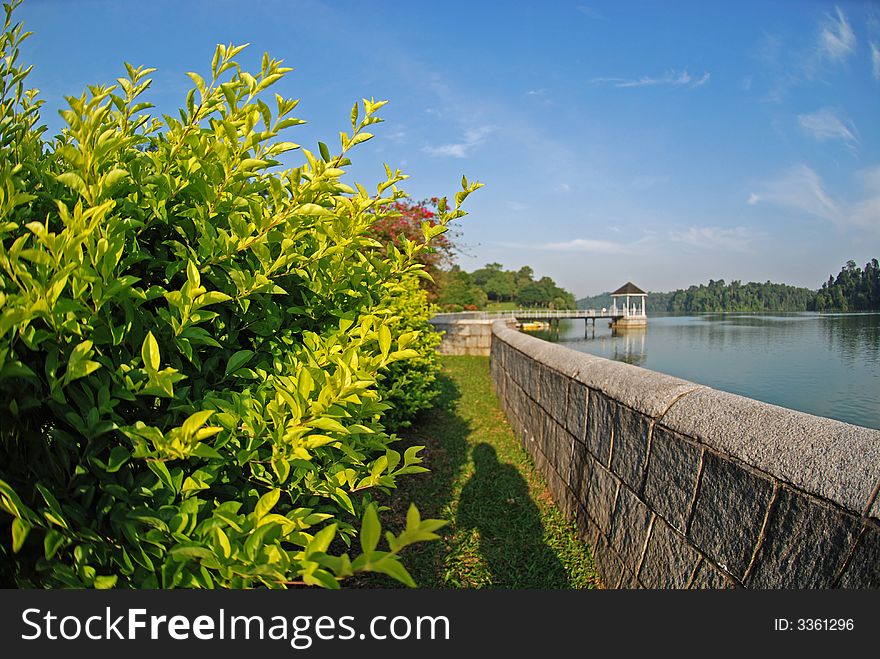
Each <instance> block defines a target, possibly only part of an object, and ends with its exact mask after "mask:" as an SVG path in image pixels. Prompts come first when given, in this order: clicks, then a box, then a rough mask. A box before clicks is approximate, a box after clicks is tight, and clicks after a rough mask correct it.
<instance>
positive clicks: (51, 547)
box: [43, 529, 66, 561]
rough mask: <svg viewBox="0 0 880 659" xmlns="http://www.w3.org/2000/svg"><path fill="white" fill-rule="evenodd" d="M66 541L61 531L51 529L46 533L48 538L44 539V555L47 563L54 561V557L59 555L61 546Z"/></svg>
mask: <svg viewBox="0 0 880 659" xmlns="http://www.w3.org/2000/svg"><path fill="white" fill-rule="evenodd" d="M65 541H66V538H65V537H64V534H63V533H61V531H57V530H55V529H49V531H47V532H46V537H45V538H43V554H44V555H45V557H46V560H47V561H48V560H52V557H53V556H54V555H55V554H56V553H58V550H59V549H61V546H62V545H63V544H64V543H65Z"/></svg>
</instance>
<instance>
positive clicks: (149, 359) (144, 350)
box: [141, 332, 160, 371]
mask: <svg viewBox="0 0 880 659" xmlns="http://www.w3.org/2000/svg"><path fill="white" fill-rule="evenodd" d="M141 359H142V360H143V361H144V366H146V367H147V368H148V369H150V370H152V371H158V370H159V359H160V355H159V343H158V342H157V341H156V337H155V336H153V333H152V332H147V338H145V339H144V343H143V345H142V346H141Z"/></svg>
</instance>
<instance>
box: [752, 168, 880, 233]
mask: <svg viewBox="0 0 880 659" xmlns="http://www.w3.org/2000/svg"><path fill="white" fill-rule="evenodd" d="M856 180H857V181H858V182H859V184H860V185H861V187H862V188H863V190H864V192H863V195H862V196H861V197H860V198H858V199H855V200H852V201H846V200H841V199H835V198H834V197H833V196H832V195H831V194H829V193H828V192H827V191H826V190H825V185H824V183H823V181H822V179H821V177H820V176H819V175H818V174H817V173H816V172H815V171H813V170H812V169H810V168H809V167H807V166H806V165H804V164H799V165H795V166H794V167H792V168H791V169H789V170H788V171H787V172H785V173H784V174H783V175H782V176H781V177H780V178H778V179H776V180H774V181H769V182H765V183H763V184H761V185H760V186H759V187H758V191H757V192H753V193H752V194H751V195H750V196H749V200H748V203H749V204H751V205H756V204H760V203H769V204H773V205H776V206H781V207H783V208H790V209H794V210H797V211H800V212H802V213H805V214H807V215H812V216H813V217H818V218H820V219H823V220H827V221H829V222H832V223H834V224H836V225H838V226H840V227H843V228H847V227H854V228H857V229H870V230H880V165H875V166H873V167H869V168H867V169H863V170H860V171H858V172H856Z"/></svg>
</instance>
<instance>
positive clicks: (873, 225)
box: [847, 165, 880, 229]
mask: <svg viewBox="0 0 880 659" xmlns="http://www.w3.org/2000/svg"><path fill="white" fill-rule="evenodd" d="M856 178H857V179H858V180H859V182H860V183H861V184H862V187H863V188H864V189H865V191H866V192H867V196H866V197H865V198H864V199H861V200H859V201H857V202H856V203H855V204H853V206H852V208H851V209H850V212H849V214H848V217H847V220H848V222H849V223H850V224H852V225H854V226H857V227H864V228H869V229H880V165H877V166H874V167H869V168H868V169H863V170H861V171H859V172H857V173H856Z"/></svg>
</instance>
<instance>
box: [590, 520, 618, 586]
mask: <svg viewBox="0 0 880 659" xmlns="http://www.w3.org/2000/svg"><path fill="white" fill-rule="evenodd" d="M593 562H594V563H595V564H596V570H597V571H598V572H599V576H600V577H601V578H602V582H603V583H604V584H605V586H606V587H609V588H613V587H614V586H616V585H617V583H618V582H619V581H620V577H621V574H622V573H623V562H622V561H621V560H620V556H618V555H617V552H615V551H614V548H613V547H612V546H611V545H610V544H608V541H607V540H606V539H605V538H604V537H603V536H602V534H601V533H600V534H599V536H598V540H597V543H596V546H595V547H594V548H593Z"/></svg>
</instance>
